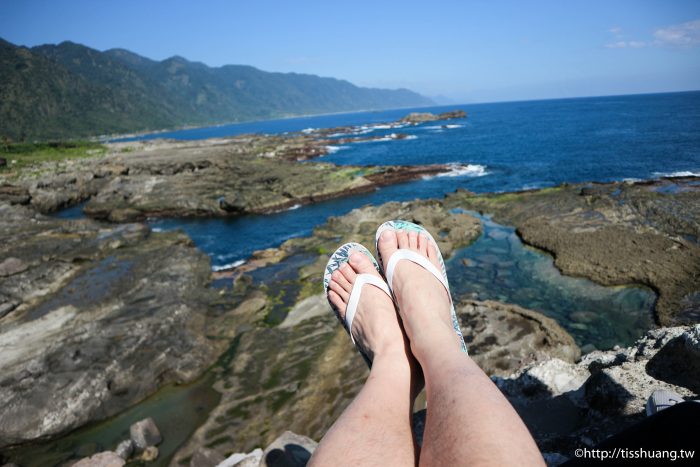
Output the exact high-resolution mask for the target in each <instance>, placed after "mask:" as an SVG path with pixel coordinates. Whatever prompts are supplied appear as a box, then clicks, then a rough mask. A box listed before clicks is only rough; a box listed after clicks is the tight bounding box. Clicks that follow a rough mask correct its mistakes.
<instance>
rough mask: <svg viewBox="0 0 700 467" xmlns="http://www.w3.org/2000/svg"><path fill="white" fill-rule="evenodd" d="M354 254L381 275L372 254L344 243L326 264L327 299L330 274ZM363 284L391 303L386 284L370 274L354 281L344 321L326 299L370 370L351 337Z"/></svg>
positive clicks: (357, 246)
mask: <svg viewBox="0 0 700 467" xmlns="http://www.w3.org/2000/svg"><path fill="white" fill-rule="evenodd" d="M355 252H358V253H362V254H364V255H365V256H367V257H368V258H369V259H370V261H372V264H373V265H374V267H375V268H376V269H377V272H378V273H379V275H380V276H381V275H382V270H381V269H380V268H379V264H377V260H375V259H374V256H372V253H370V252H369V250H368V249H367V248H365V247H364V246H362V245H360V244H359V243H352V242H351V243H346V244H345V245H343V246H341V247H340V248H338V249H337V250H335V252H334V253H333V254H332V255H331V258H330V259H329V260H328V264H326V270H325V272H324V273H323V289H324V290H325V292H326V298H328V290H329V289H328V287H329V285H330V283H331V274H333V272H335V271H337V270H338V269H339V268H340V267H341V266H342V265H343V264H345V263H347V262H348V261H349V260H350V255H351V254H353V253H355ZM365 284H369V285H373V286H375V287H377V288H378V289H379V290H381V291H383V292H384V293H385V294H387V295H388V296H389V298H390V299H391V300H392V302H393V300H394V299H393V297H392V295H391V291H390V290H389V287H388V286H387V284H386V282H384V281H383V280H382V279H381V278H379V277H377V276H373V275H372V274H358V275H357V277H356V279H355V283H354V284H353V287H352V291H351V292H350V299H349V300H348V306H347V308H346V310H345V319H343V318H341V316H340V310H338V308H336V306H335V305H333V303H331V301H330V299H328V303H329V304H330V306H331V309H332V310H333V311H334V312H335V315H336V316H337V317H338V319H339V320H340V322H341V323H343V326H344V327H345V330H346V331H347V332H348V334H350V340H352V343H353V344H354V345H355V347H357V350H359V352H360V354H361V355H362V358H364V359H365V361H366V362H367V365H368V366H369V367H370V368H371V367H372V360H371V359H370V358H369V356H368V355H367V354H366V353H365V352H364V351H363V350H362V348H360V347H359V346H358V345H357V343H356V342H355V338H354V337H353V335H352V322H353V320H354V319H355V313H356V312H357V305H358V304H359V303H360V295H361V294H362V289H363V287H364V285H365Z"/></svg>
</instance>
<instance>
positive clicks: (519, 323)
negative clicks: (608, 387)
mask: <svg viewBox="0 0 700 467" xmlns="http://www.w3.org/2000/svg"><path fill="white" fill-rule="evenodd" d="M455 311H456V313H457V319H458V320H459V323H460V326H461V328H462V333H463V334H464V339H465V342H466V343H467V347H468V348H469V354H470V355H471V356H472V358H473V359H474V361H475V362H476V363H477V364H478V365H479V366H480V367H481V369H483V370H484V371H485V372H486V374H488V375H499V376H507V375H510V374H511V373H513V372H514V371H516V370H517V369H518V368H521V367H522V366H524V365H528V364H531V363H534V362H537V361H543V360H546V359H549V358H553V357H556V358H559V359H561V360H563V361H565V362H570V363H573V362H574V361H576V360H577V359H578V358H579V356H580V354H581V353H580V350H579V348H578V346H577V345H576V343H575V342H574V339H573V338H572V337H571V336H570V335H569V333H567V332H566V331H565V330H564V329H562V327H561V326H559V325H558V324H557V323H556V321H554V320H553V319H551V318H548V317H546V316H544V315H543V314H541V313H538V312H536V311H533V310H527V309H525V308H522V307H519V306H517V305H510V304H505V303H500V302H494V301H484V302H480V301H475V300H462V301H461V302H459V303H458V304H456V306H455Z"/></svg>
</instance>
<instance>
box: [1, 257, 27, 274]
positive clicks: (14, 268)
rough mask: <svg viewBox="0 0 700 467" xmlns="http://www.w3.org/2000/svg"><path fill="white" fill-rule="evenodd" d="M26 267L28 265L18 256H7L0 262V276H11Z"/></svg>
mask: <svg viewBox="0 0 700 467" xmlns="http://www.w3.org/2000/svg"><path fill="white" fill-rule="evenodd" d="M28 267H29V266H27V265H26V264H25V263H24V261H22V260H21V259H19V258H7V259H5V260H4V261H3V262H2V263H0V277H7V276H12V275H14V274H17V273H20V272H22V271H25V270H26V269H27V268H28Z"/></svg>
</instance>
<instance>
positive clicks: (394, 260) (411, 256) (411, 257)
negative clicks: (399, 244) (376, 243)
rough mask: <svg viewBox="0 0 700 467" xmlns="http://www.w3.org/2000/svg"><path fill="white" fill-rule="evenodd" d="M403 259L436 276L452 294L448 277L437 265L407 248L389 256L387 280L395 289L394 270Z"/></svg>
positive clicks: (448, 293) (390, 286)
mask: <svg viewBox="0 0 700 467" xmlns="http://www.w3.org/2000/svg"><path fill="white" fill-rule="evenodd" d="M402 259H406V260H408V261H411V262H413V263H416V264H417V265H419V266H421V267H422V268H423V269H425V270H427V271H428V272H429V273H431V274H432V275H433V276H435V278H436V279H437V280H439V281H440V283H441V284H442V285H443V286H444V287H445V290H447V295H448V296H450V286H449V285H448V284H447V279H446V278H445V277H444V276H443V275H442V272H441V271H439V270H438V268H436V267H435V265H434V264H433V263H431V262H430V260H429V259H428V258H426V257H425V256H423V255H420V254H418V253H416V252H415V251H412V250H405V249H401V250H396V251H395V252H394V253H393V254H392V255H391V258H389V264H388V265H387V267H386V281H387V283H388V284H389V288H391V289H393V286H392V284H393V283H394V270H395V269H396V265H397V264H398V263H399V261H401V260H402ZM450 301H452V296H450Z"/></svg>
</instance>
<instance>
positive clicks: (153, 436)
mask: <svg viewBox="0 0 700 467" xmlns="http://www.w3.org/2000/svg"><path fill="white" fill-rule="evenodd" d="M129 435H130V436H131V441H133V442H134V447H135V448H136V449H137V450H139V451H140V450H143V449H146V448H147V447H148V446H156V445H157V444H159V443H160V442H161V441H163V438H162V437H161V436H160V430H158V427H157V426H156V422H154V421H153V419H152V418H150V417H149V418H145V419H143V420H141V421H138V422H136V423H134V424H133V425H131V427H130V428H129Z"/></svg>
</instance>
